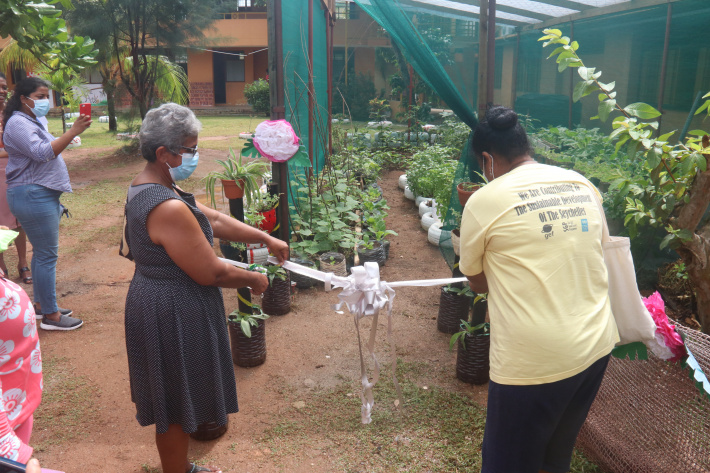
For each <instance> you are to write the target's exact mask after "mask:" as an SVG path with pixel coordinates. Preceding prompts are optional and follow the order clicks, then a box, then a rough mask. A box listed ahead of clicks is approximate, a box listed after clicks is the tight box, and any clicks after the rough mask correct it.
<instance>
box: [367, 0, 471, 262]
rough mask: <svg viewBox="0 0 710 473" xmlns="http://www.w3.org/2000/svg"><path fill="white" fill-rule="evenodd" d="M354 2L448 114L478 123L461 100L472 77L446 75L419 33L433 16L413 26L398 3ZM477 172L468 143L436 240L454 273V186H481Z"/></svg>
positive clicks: (453, 71) (453, 68)
mask: <svg viewBox="0 0 710 473" xmlns="http://www.w3.org/2000/svg"><path fill="white" fill-rule="evenodd" d="M355 2H356V3H357V4H358V5H359V6H360V7H361V8H362V9H363V10H365V12H367V14H368V15H370V17H372V19H373V20H375V21H376V22H377V23H379V24H380V26H382V28H384V29H385V31H387V33H388V34H389V35H390V37H391V38H392V41H394V42H395V43H397V46H399V48H400V50H401V51H402V53H403V55H404V56H405V58H406V59H407V61H408V62H409V64H411V65H412V67H413V68H414V69H415V70H416V71H417V74H419V76H420V77H421V78H422V79H423V80H424V81H425V82H426V83H427V85H429V87H431V88H432V89H433V90H434V91H435V92H436V93H437V95H438V96H439V97H441V99H442V100H443V101H444V102H445V103H446V105H447V106H448V107H449V108H450V109H451V111H452V112H454V113H455V114H456V116H457V117H458V118H459V119H460V120H461V121H463V122H464V123H466V124H467V125H468V126H469V127H471V128H472V129H473V128H474V127H475V126H476V124H477V123H478V119H477V116H476V112H475V111H474V108H473V104H472V103H469V102H467V101H466V99H465V98H464V97H465V96H468V97H469V98H472V97H473V95H472V92H471V91H472V90H475V88H474V84H467V83H466V81H465V80H464V79H463V78H464V77H475V74H470V73H469V74H465V73H462V72H461V68H463V67H464V66H463V65H461V66H460V67H458V66H457V65H456V64H453V65H450V66H449V72H447V70H446V69H445V68H444V66H443V65H442V64H441V62H440V60H439V59H438V58H437V55H436V54H435V53H434V51H433V50H432V48H431V47H430V44H429V42H428V41H427V39H425V37H424V35H422V34H421V31H420V30H419V29H418V28H427V29H431V25H432V24H435V22H436V18H434V21H432V18H431V17H432V16H433V17H435V16H436V15H429V16H428V17H426V18H424V17H422V16H420V19H419V21H418V22H417V25H416V26H415V24H414V22H413V21H412V19H413V16H414V15H415V13H413V12H412V11H408V10H405V9H404V8H403V7H402V5H401V4H400V2H399V1H398V0H355ZM438 31H439V32H440V33H441V34H440V36H443V37H444V40H446V39H447V38H446V36H447V35H448V33H447V31H446V29H443V30H442V29H438ZM469 66H470V64H469ZM464 72H466V71H464ZM452 75H453V76H455V77H456V80H457V81H458V84H457V83H455V81H454V80H453V79H452ZM457 85H458V87H457ZM462 91H464V93H462ZM469 142H470V139H469ZM476 172H480V168H479V166H478V162H477V160H475V159H472V157H471V155H470V152H469V145H468V143H467V145H466V146H465V147H464V149H463V150H462V152H461V158H460V159H459V165H458V167H457V170H456V177H455V178H454V182H452V186H451V200H450V204H449V208H448V210H447V212H446V218H445V219H444V220H443V227H442V232H441V238H440V240H439V248H440V249H441V253H442V255H443V256H444V259H445V260H446V262H447V263H448V265H449V267H450V268H452V269H453V270H456V267H457V260H458V258H456V256H455V255H454V252H453V247H452V245H451V233H450V232H451V230H453V229H454V228H457V227H458V226H459V223H460V219H461V211H462V207H461V205H460V204H459V201H458V197H457V192H456V184H457V183H459V182H464V181H470V182H480V178H479V177H478V175H477V174H476ZM455 272H456V271H455Z"/></svg>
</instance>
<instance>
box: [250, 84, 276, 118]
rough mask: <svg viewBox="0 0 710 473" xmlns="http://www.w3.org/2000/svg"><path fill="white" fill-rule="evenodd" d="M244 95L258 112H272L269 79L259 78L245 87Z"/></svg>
mask: <svg viewBox="0 0 710 473" xmlns="http://www.w3.org/2000/svg"><path fill="white" fill-rule="evenodd" d="M244 97H245V98H246V99H247V103H248V104H249V105H251V108H253V109H254V111H255V112H257V113H265V114H267V115H268V114H269V113H270V112H271V89H270V87H269V81H267V80H266V79H257V80H255V81H254V82H252V83H251V84H247V85H246V86H245V87H244Z"/></svg>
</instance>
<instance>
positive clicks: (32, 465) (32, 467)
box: [25, 458, 42, 473]
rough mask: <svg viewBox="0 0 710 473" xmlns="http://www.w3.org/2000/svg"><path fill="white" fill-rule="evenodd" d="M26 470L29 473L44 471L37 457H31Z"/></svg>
mask: <svg viewBox="0 0 710 473" xmlns="http://www.w3.org/2000/svg"><path fill="white" fill-rule="evenodd" d="M25 471H26V472H27V473H42V469H41V468H40V467H39V461H38V460H37V459H36V458H33V459H31V460H30V461H29V462H28V463H27V466H26V467H25Z"/></svg>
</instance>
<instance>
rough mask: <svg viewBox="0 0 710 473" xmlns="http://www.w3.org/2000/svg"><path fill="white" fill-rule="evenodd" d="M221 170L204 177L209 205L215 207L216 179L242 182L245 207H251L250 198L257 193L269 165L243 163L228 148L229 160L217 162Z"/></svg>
mask: <svg viewBox="0 0 710 473" xmlns="http://www.w3.org/2000/svg"><path fill="white" fill-rule="evenodd" d="M217 163H219V165H220V166H222V168H223V169H221V170H219V171H212V172H211V173H209V174H207V176H205V178H204V181H205V190H206V192H207V195H208V196H209V201H210V204H211V205H212V206H213V207H216V206H217V204H216V201H215V190H214V188H215V184H216V183H217V180H218V179H224V180H233V181H240V180H241V181H243V183H244V198H245V199H246V201H247V206H250V205H251V201H252V198H253V196H254V194H255V193H257V192H259V180H261V179H263V177H264V175H265V174H266V173H267V172H268V171H269V164H267V163H264V162H262V161H250V162H248V163H244V162H243V161H242V156H241V155H240V156H239V159H237V158H236V156H235V153H234V150H233V149H232V148H229V159H227V160H226V161H221V160H219V159H218V160H217Z"/></svg>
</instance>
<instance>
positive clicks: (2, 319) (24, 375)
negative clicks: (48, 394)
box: [0, 230, 42, 463]
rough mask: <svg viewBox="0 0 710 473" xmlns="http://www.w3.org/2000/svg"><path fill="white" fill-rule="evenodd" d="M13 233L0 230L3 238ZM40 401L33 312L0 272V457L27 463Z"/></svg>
mask: <svg viewBox="0 0 710 473" xmlns="http://www.w3.org/2000/svg"><path fill="white" fill-rule="evenodd" d="M8 232H9V233H12V234H14V235H15V236H16V235H17V233H16V232H10V231H8V230H0V240H3V239H4V240H5V242H3V241H0V251H3V250H5V249H6V248H7V244H9V242H10V241H12V237H10V240H9V241H8V240H7V238H3V236H6V235H7V234H8ZM41 400H42V357H41V355H40V351H39V336H38V335H37V326H36V324H35V311H34V308H33V307H32V302H31V301H30V299H29V297H28V296H27V293H25V291H24V290H23V289H22V288H21V287H20V286H18V285H17V284H15V283H14V282H12V281H10V280H9V279H6V277H5V274H2V271H0V456H2V457H5V458H9V459H11V460H15V461H18V462H20V463H27V462H28V461H29V459H30V457H31V456H32V447H30V446H29V445H28V443H29V440H30V435H31V434H32V414H33V413H34V411H35V409H36V408H37V406H39V403H40V401H41Z"/></svg>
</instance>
